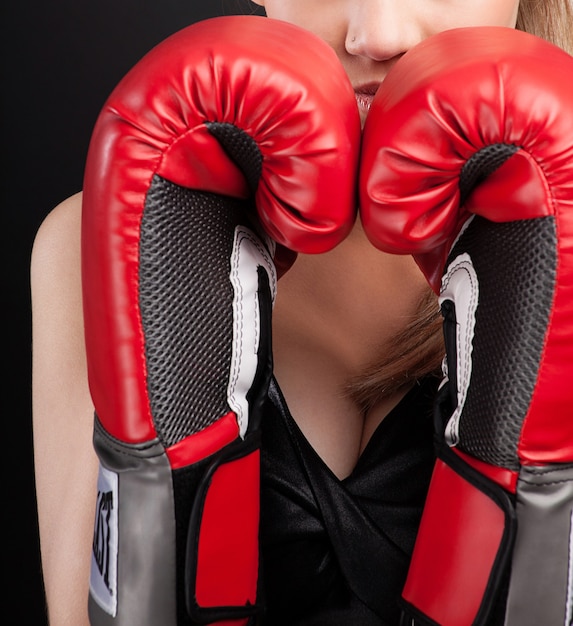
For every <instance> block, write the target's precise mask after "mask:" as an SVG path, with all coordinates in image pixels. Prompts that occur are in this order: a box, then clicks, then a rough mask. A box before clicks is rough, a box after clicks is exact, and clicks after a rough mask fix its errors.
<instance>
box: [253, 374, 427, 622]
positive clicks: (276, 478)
mask: <svg viewBox="0 0 573 626" xmlns="http://www.w3.org/2000/svg"><path fill="white" fill-rule="evenodd" d="M436 389H437V380H436V379H435V378H428V379H426V380H423V381H421V382H420V383H419V384H417V385H416V386H415V387H414V388H413V389H412V390H410V391H409V392H408V394H407V395H406V396H405V397H404V398H403V400H402V401H401V402H400V403H399V404H398V406H396V408H395V409H394V410H393V411H392V412H391V413H390V414H389V415H388V416H387V417H386V418H385V419H384V420H383V421H382V422H381V423H380V425H379V426H378V428H377V430H376V431H375V433H374V435H373V436H372V438H371V439H370V441H369V443H368V445H367V447H366V448H365V450H364V451H363V453H362V455H361V456H360V459H359V461H358V463H357V465H356V467H355V469H354V471H353V472H352V474H351V475H350V476H348V477H347V478H345V479H344V480H340V479H338V478H337V477H336V476H335V475H334V474H333V473H332V472H331V471H330V469H329V468H328V467H327V466H326V465H325V463H324V462H323V461H322V459H321V458H320V457H319V456H318V454H317V453H316V452H315V451H314V449H313V448H312V446H311V445H310V444H309V442H308V441H307V440H306V438H305V437H304V435H303V434H302V432H301V431H300V429H299V428H298V426H297V424H296V422H295V421H294V419H293V418H292V416H291V415H290V413H289V411H288V408H287V406H286V403H285V401H284V398H283V397H282V394H281V392H280V389H279V387H278V385H277V383H276V381H273V383H272V384H271V389H270V393H269V399H268V406H267V407H266V410H265V413H264V415H265V418H264V424H263V445H262V487H261V552H262V580H263V594H264V600H265V605H266V613H265V617H264V618H263V619H262V622H261V623H262V624H264V625H265V626H283V625H284V626H287V625H288V626H315V625H318V624H320V625H325V626H338V625H341V626H342V625H344V626H353V625H357V626H386V625H394V624H398V623H399V620H400V610H399V606H398V598H399V596H400V592H401V589H402V587H403V584H404V581H405V577H406V572H407V567H408V563H409V560H410V555H411V553H412V549H413V545H414V540H415V537H416V532H417V528H418V525H419V521H420V516H421V511H422V507H423V504H424V500H425V497H426V492H427V489H428V484H429V481H430V475H431V472H432V468H433V463H434V458H435V457H434V449H433V426H432V403H433V399H434V396H435V393H436Z"/></svg>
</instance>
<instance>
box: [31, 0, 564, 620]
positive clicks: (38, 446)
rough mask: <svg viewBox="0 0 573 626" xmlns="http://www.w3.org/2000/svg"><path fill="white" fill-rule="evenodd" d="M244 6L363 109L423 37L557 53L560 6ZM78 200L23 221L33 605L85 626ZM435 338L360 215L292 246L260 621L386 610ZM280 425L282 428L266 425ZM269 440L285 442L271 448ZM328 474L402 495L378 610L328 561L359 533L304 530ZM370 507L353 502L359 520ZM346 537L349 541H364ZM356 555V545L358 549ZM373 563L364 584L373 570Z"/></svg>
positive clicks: (410, 496)
mask: <svg viewBox="0 0 573 626" xmlns="http://www.w3.org/2000/svg"><path fill="white" fill-rule="evenodd" d="M260 4H262V5H263V6H264V7H265V10H266V13H267V15H268V16H269V17H272V18H278V19H281V20H286V21H289V22H293V23H295V24H298V25H300V26H303V27H305V28H307V29H309V30H311V31H314V32H315V33H317V34H318V35H319V36H321V37H322V38H323V39H324V40H326V41H327V42H328V43H329V44H330V45H331V46H332V47H333V48H334V50H335V51H336V53H337V55H338V57H339V58H340V61H341V63H342V65H343V66H344V68H345V70H346V72H347V73H348V75H349V77H350V80H351V82H352V84H353V85H354V87H355V90H356V95H357V102H358V105H359V107H360V111H361V116H362V119H364V118H365V117H366V115H367V112H368V104H369V102H370V100H371V98H372V96H373V94H374V92H375V90H376V87H377V86H378V85H379V84H380V83H381V82H382V81H383V80H384V77H385V76H386V74H387V73H388V71H389V70H390V68H391V67H392V66H393V65H394V64H395V62H396V61H397V60H398V59H399V58H400V56H401V55H402V54H403V53H404V52H406V51H407V50H408V49H409V48H411V47H412V46H414V45H416V44H417V43H418V42H420V41H421V40H422V39H425V38H426V37H428V36H430V35H432V34H435V33H437V32H439V31H442V30H446V29H449V28H453V27H459V26H473V25H501V26H510V27H513V26H516V25H517V26H518V27H521V28H524V29H527V30H529V31H531V32H534V33H535V34H538V35H541V36H544V37H546V38H550V39H552V40H553V41H555V42H556V43H558V44H561V45H562V46H564V47H565V46H566V45H569V46H571V42H570V41H567V36H568V35H567V34H568V33H570V32H571V27H572V24H573V20H572V16H571V8H570V5H569V4H568V0H553V1H551V2H549V1H547V2H545V3H540V2H534V1H531V2H529V1H528V0H523V1H522V3H521V5H520V3H519V2H518V0H487V1H485V2H483V1H481V0H480V1H478V0H470V2H463V3H462V2H458V1H457V0H445V1H443V2H435V1H434V0H416V1H414V0H411V1H408V2H397V1H391V0H387V1H382V0H367V1H365V2H355V1H354V0H335V1H332V0H328V1H327V0H267V1H265V2H260ZM80 209H81V196H80V195H79V194H78V195H76V196H73V197H72V198H69V199H68V200H66V201H64V202H63V203H62V204H61V205H59V206H58V207H56V209H54V211H53V212H52V213H51V214H50V215H49V216H48V217H47V218H46V220H45V222H44V223H43V225H42V226H41V228H40V230H39V232H38V235H37V238H36V241H35V245H34V251H33V257H32V295H33V345H34V357H33V359H34V360H33V375H34V389H33V408H34V445H35V462H36V477H37V479H36V480H37V494H38V513H39V522H40V537H41V549H42V563H43V571H44V580H45V587H46V595H47V600H48V608H49V616H50V622H51V624H55V625H59V624H74V625H79V624H83V623H87V612H86V598H87V594H88V578H89V575H88V572H89V560H90V551H91V539H92V530H93V529H92V524H93V518H94V505H95V502H94V497H93V494H94V492H95V481H96V476H97V465H98V462H97V458H96V456H95V453H94V451H93V447H92V429H93V405H92V402H91V399H90V395H89V391H88V386H87V376H86V365H85V350H84V339H83V322H82V311H81V285H80V271H79V269H80V263H79V257H80V245H79V241H80V240H79V233H80ZM440 337H441V329H440V322H439V317H438V315H437V310H436V303H435V300H434V298H433V297H432V296H431V295H429V292H428V288H427V286H426V282H425V279H424V278H423V277H422V276H421V274H420V272H419V271H418V269H417V267H416V265H415V264H414V262H413V261H412V260H411V259H410V258H408V257H395V256H390V255H387V254H384V253H382V252H379V251H377V250H375V249H374V248H373V247H372V246H371V245H370V244H369V243H368V242H367V240H366V238H365V237H364V234H363V233H362V230H361V228H360V224H359V223H357V225H356V227H355V228H354V231H353V232H352V233H351V235H350V236H349V237H348V238H347V239H346V240H345V241H344V242H343V243H342V244H341V245H340V246H339V247H338V248H336V249H335V250H333V251H332V252H330V253H328V254H324V255H320V256H312V257H310V256H302V255H301V256H300V257H299V259H298V260H297V262H296V263H295V265H294V266H293V268H292V269H291V270H290V271H289V272H288V273H287V274H286V275H285V276H284V277H283V278H282V279H281V281H280V284H279V293H278V297H277V302H276V307H275V312H274V338H273V343H274V358H275V375H276V380H277V382H278V384H280V390H279V389H278V386H274V387H273V394H272V395H273V406H274V407H275V408H274V409H273V408H272V407H270V409H269V411H270V415H271V417H270V418H269V421H270V420H272V424H273V426H272V427H271V426H269V427H268V428H267V429H266V432H265V434H264V445H263V450H264V451H265V452H264V454H265V456H264V459H263V463H264V465H263V481H264V482H263V494H262V497H263V511H262V515H263V525H262V528H263V531H262V541H263V560H264V566H265V585H266V587H267V595H268V602H269V618H268V623H271V624H277V623H281V622H282V623H286V624H295V623H306V624H310V623H322V624H336V623H345V624H348V623H359V624H369V623H371V624H383V623H386V621H388V622H391V621H392V620H394V621H395V619H396V609H395V596H396V595H397V593H398V592H399V588H400V585H401V583H402V582H403V568H404V567H405V564H407V555H408V553H409V551H410V550H411V546H412V543H413V539H414V536H415V530H416V523H417V521H418V519H419V514H420V510H421V507H422V504H423V498H424V490H425V487H426V486H427V482H428V479H429V472H430V470H431V465H432V443H431V424H430V422H429V418H428V415H429V411H430V407H431V403H432V395H433V391H434V389H435V377H434V376H433V375H432V374H433V372H435V371H436V370H437V368H438V365H439V362H440V360H441V358H442V354H443V347H442V345H441V338H440ZM309 381H312V384H309ZM309 390H311V391H309ZM281 392H282V395H283V396H284V399H285V401H286V403H285V402H283V401H282V399H281ZM286 405H288V410H289V412H290V414H288V413H287V412H286ZM291 415H292V417H291ZM385 418H388V419H385ZM381 424H382V427H380V425H381ZM283 431H284V437H276V436H274V435H276V433H277V432H278V433H281V432H283ZM269 433H270V434H269ZM407 437H408V438H407ZM285 441H286V442H287V443H288V442H290V448H289V447H288V446H287V448H283V446H282V443H283V442H285ZM369 442H371V443H372V445H368V444H369ZM301 448H302V453H301V452H300V449H301ZM295 449H298V450H299V452H295V453H294V456H292V463H290V460H291V458H290V457H289V468H294V469H292V471H293V476H291V477H289V480H290V484H292V485H295V486H296V485H298V483H297V481H298V475H297V474H296V472H297V471H299V470H297V469H296V468H297V464H298V465H300V463H303V464H306V465H307V466H308V467H306V466H305V468H306V471H308V472H310V474H311V478H310V480H311V481H314V482H312V489H310V488H309V487H308V486H307V487H305V486H304V485H303V486H302V487H301V488H300V491H299V492H298V493H295V494H294V496H293V498H294V500H297V498H302V502H303V506H302V508H301V509H299V511H298V512H300V510H306V508H305V507H307V505H308V507H310V509H311V513H312V515H311V516H310V517H307V518H305V519H303V520H302V522H301V520H300V518H299V517H298V512H297V510H295V508H294V507H293V501H294V500H293V499H289V497H288V496H289V495H292V494H286V497H285V495H284V494H283V493H282V492H280V490H278V489H277V488H276V485H277V484H278V483H279V482H280V480H281V476H275V475H274V468H275V467H276V466H277V463H276V455H279V456H280V455H282V454H287V455H292V454H293V450H295ZM363 453H364V454H363ZM300 454H302V457H300V456H297V455H300ZM54 460H56V461H57V462H54ZM289 471H290V469H289ZM393 472H397V473H398V476H399V479H398V481H399V484H397V483H398V481H394V482H393V483H392V480H391V477H392V475H393ZM301 475H302V474H301ZM371 481H374V483H373V484H372V482H371ZM341 484H345V485H346V486H347V487H348V490H349V492H351V493H352V495H353V496H354V497H355V499H356V500H357V501H360V500H361V498H362V499H364V501H368V500H369V498H368V494H369V493H372V491H371V490H372V489H374V490H375V491H376V493H377V494H381V493H384V494H386V493H387V492H386V491H384V490H391V489H392V487H394V488H395V491H398V492H403V493H400V494H399V496H403V498H404V499H403V504H404V506H402V507H401V508H400V511H398V512H397V513H396V516H395V517H393V512H392V511H391V510H389V509H388V507H386V508H385V510H384V511H382V512H381V513H380V516H381V517H382V518H383V519H388V517H390V518H391V523H390V526H389V528H384V529H383V533H384V534H386V535H387V534H390V535H391V538H392V541H393V542H394V543H397V544H398V545H400V546H401V548H402V551H403V553H404V559H402V560H401V562H400V564H399V567H398V569H399V570H400V571H398V572H396V573H394V572H390V573H388V574H387V576H385V578H387V579H388V580H382V581H381V582H380V581H379V580H378V578H376V580H375V581H372V584H374V583H375V584H376V588H377V589H380V585H379V583H380V584H382V585H383V588H384V589H385V590H386V591H385V594H384V595H383V596H382V599H381V600H380V599H378V600H376V602H378V603H381V604H382V606H378V605H377V604H376V605H375V606H371V605H369V598H370V594H369V589H368V587H369V584H370V582H371V581H370V574H371V572H372V569H368V568H366V572H367V576H368V578H369V579H367V580H362V579H361V574H360V572H358V573H356V572H354V571H353V568H352V566H351V565H350V566H348V567H347V566H346V565H344V564H342V566H340V563H339V562H340V557H341V553H340V552H337V551H340V550H342V556H344V548H345V545H346V544H345V542H348V545H349V546H350V545H356V544H357V543H358V542H356V541H352V538H351V539H350V540H349V539H348V537H347V536H345V535H344V533H343V534H342V535H339V534H337V533H338V530H337V527H336V524H334V527H330V526H329V528H327V529H326V531H325V529H324V528H322V527H321V528H318V530H316V534H314V533H315V529H316V520H317V519H319V521H320V519H322V521H323V522H324V523H326V524H330V523H331V521H330V518H329V517H328V513H329V512H328V511H326V512H325V511H322V512H320V511H318V513H317V515H318V516H317V517H313V515H314V509H317V507H320V506H322V505H323V504H322V503H318V504H317V502H316V501H315V500H314V495H313V494H314V493H315V491H316V490H317V489H326V490H328V491H329V493H337V494H339V495H340V493H341V492H339V491H338V488H339V486H340V485H341ZM293 491H296V490H293ZM310 492H312V493H310ZM309 493H310V495H309ZM340 497H342V496H340ZM392 497H394V495H392V496H391V497H389V499H390V500H391V498H392ZM382 499H383V498H381V500H382ZM297 501H298V500H297ZM338 504H340V507H341V509H339V508H338V507H335V510H333V511H331V513H332V514H333V515H334V514H336V511H337V510H344V511H346V512H350V514H352V515H356V516H357V523H358V524H362V523H367V522H364V519H365V517H364V516H362V513H361V511H362V509H361V508H360V507H358V509H359V510H358V511H357V510H356V509H354V508H352V507H353V505H352V504H351V505H350V509H345V508H344V507H345V506H346V505H345V503H344V502H339V503H338ZM375 505H376V503H374V506H373V507H372V509H368V516H369V517H371V518H374V519H376V518H377V512H376V510H374V509H376V506H375ZM365 506H366V505H365ZM320 513H321V514H320ZM357 534H359V535H360V538H361V539H362V537H363V536H367V535H365V534H363V533H361V532H360V531H357ZM285 537H286V538H285ZM293 546H294V547H295V549H293ZM359 549H360V550H363V551H364V552H365V554H366V555H367V554H368V550H369V546H368V545H366V544H364V545H360V546H359ZM292 568H296V570H295V571H296V572H297V573H300V572H306V573H307V575H308V578H303V579H302V580H300V579H299V581H300V582H299V581H297V580H294V579H295V578H297V577H296V576H293V575H292V572H293V569H292ZM373 570H374V572H375V576H378V577H380V575H381V574H380V572H381V571H386V570H381V568H373ZM353 577H354V578H353ZM349 578H350V579H351V580H349ZM383 578H384V576H383ZM377 595H378V597H380V594H379V593H378V594H377ZM385 620H386V621H385Z"/></svg>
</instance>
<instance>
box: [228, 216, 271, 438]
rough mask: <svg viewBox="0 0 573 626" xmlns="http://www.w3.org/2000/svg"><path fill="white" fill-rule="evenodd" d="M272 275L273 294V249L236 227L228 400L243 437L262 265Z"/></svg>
mask: <svg viewBox="0 0 573 626" xmlns="http://www.w3.org/2000/svg"><path fill="white" fill-rule="evenodd" d="M261 266H262V267H263V268H264V269H265V270H266V272H267V274H268V276H269V283H270V288H271V297H272V299H273V302H274V298H275V294H276V284H277V278H276V270H275V265H274V263H273V260H272V258H271V256H270V254H269V251H268V250H267V249H266V248H265V246H264V245H263V244H262V242H261V240H260V238H259V237H258V236H257V235H255V234H254V233H253V232H252V231H251V230H249V229H248V228H245V227H243V226H237V228H236V229H235V241H234V244H233V252H232V256H231V275H230V280H231V284H232V285H233V289H234V298H233V351H232V361H231V371H230V372H229V385H228V388H227V401H228V402H229V406H230V407H231V409H232V410H233V411H234V412H235V414H236V416H237V420H238V423H239V432H240V434H241V437H243V436H244V435H245V433H246V432H247V426H248V423H249V403H248V400H247V393H248V391H249V389H250V388H251V386H252V384H253V380H254V378H255V374H256V372H257V364H258V358H257V357H258V355H257V351H258V349H259V336H260V332H261V320H260V309H259V297H258V292H259V276H258V273H257V268H258V267H261Z"/></svg>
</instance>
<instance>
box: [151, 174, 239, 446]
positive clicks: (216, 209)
mask: <svg viewBox="0 0 573 626" xmlns="http://www.w3.org/2000/svg"><path fill="white" fill-rule="evenodd" d="M246 212H247V207H246V203H245V202H244V201H239V200H234V199H232V198H228V197H225V196H220V195H216V194H209V193H200V192H197V191H194V190H189V189H185V188H183V187H180V186H178V185H175V184H173V183H170V182H168V181H166V180H164V179H163V178H161V177H159V176H156V177H155V178H154V180H153V181H152V184H151V186H150V189H149V192H148V195H147V200H146V205H145V210H144V213H143V218H142V224H141V245H140V308H141V317H142V324H143V329H144V333H145V352H146V362H147V369H148V372H147V380H148V391H149V396H150V402H151V410H152V414H153V418H154V423H155V426H156V429H157V432H158V436H159V438H160V440H161V442H162V443H163V445H164V446H166V447H167V446H170V445H172V444H174V443H176V442H177V441H179V440H181V439H182V438H183V437H185V436H187V435H189V434H192V433H194V432H197V431H199V430H202V429H203V428H205V427H206V426H209V425H210V424H212V423H213V422H214V421H216V420H217V419H218V418H219V417H221V416H222V415H224V414H225V413H227V412H228V410H229V407H228V404H227V383H228V379H229V367H230V362H231V350H232V329H233V310H232V306H233V305H232V302H233V290H232V286H231V283H230V281H229V273H230V256H231V250H232V246H233V237H234V231H235V227H236V226H237V225H238V224H245V223H246V219H245V215H246Z"/></svg>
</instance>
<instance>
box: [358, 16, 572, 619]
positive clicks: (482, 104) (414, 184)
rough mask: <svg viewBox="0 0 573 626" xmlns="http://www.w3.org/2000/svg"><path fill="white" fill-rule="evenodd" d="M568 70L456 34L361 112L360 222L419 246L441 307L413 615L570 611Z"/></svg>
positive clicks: (396, 242)
mask: <svg viewBox="0 0 573 626" xmlns="http://www.w3.org/2000/svg"><path fill="white" fill-rule="evenodd" d="M572 76H573V59H572V58H571V57H570V56H569V55H567V54H566V53H565V52H563V51H562V50H560V49H558V48H557V47H555V46H553V45H551V44H549V43H547V42H545V41H543V40H541V39H538V38H536V37H534V36H532V35H528V34H525V33H523V32H519V31H516V30H513V29H507V28H498V27H480V28H467V29H456V30H451V31H447V32H444V33H441V34H439V35H436V36H434V37H432V38H429V39H428V40H426V41H424V42H422V43H421V44H420V45H419V46H417V47H416V48H414V49H412V50H411V51H409V52H408V53H407V54H406V55H405V56H404V58H403V59H401V60H400V61H399V62H398V63H397V64H396V66H395V68H393V70H392V72H391V73H390V75H389V76H388V77H387V79H386V80H385V82H384V84H383V85H382V87H381V88H380V90H379V93H378V94H377V95H376V98H375V101H374V103H373V105H372V110H371V112H370V114H369V116H368V119H367V121H366V125H365V130H364V140H363V152H362V167H361V172H360V179H361V180H360V206H361V216H362V220H363V222H364V228H365V230H366V232H367V234H368V236H369V238H370V239H371V241H372V242H373V243H374V244H375V245H376V246H378V247H379V248H382V249H384V250H386V251H392V252H396V253H411V254H414V256H415V258H416V260H417V262H418V264H419V265H420V267H421V269H422V270H423V272H424V273H425V275H426V276H427V278H428V280H429V282H430V283H431V285H432V287H433V288H434V290H435V291H436V292H438V291H439V292H440V302H441V305H442V312H443V314H444V332H445V340H446V351H447V358H446V364H445V365H446V370H447V371H446V374H447V378H446V379H445V381H444V384H443V386H442V388H441V391H440V393H439V398H438V402H437V405H436V428H437V437H438V440H439V441H440V444H439V446H438V456H439V458H438V460H437V463H436V468H435V472H434V476H433V478H432V482H431V485H430V490H429V493H428V498H427V502H426V506H425V510H424V515H423V518H422V523H421V526H420V530H419V534H418V538H417V542H416V546H415V549H414V553H413V557H412V562H411V566H410V570H409V574H408V579H407V582H406V585H405V589H404V592H403V599H404V601H405V607H406V608H405V613H404V615H405V618H404V619H405V620H406V619H408V620H410V621H408V622H407V623H408V624H410V623H411V624H414V623H415V624H418V623H420V624H441V625H443V626H454V625H455V626H463V625H466V624H507V625H511V626H513V625H519V626H530V625H531V626H539V625H540V624H543V626H562V625H563V624H570V623H571V619H572V605H573V597H572V596H573V593H572V581H573V572H572V558H571V553H572V534H571V528H572V515H573V386H572V384H571V381H572V380H573V81H572V80H571V77H572ZM440 284H441V286H440Z"/></svg>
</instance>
